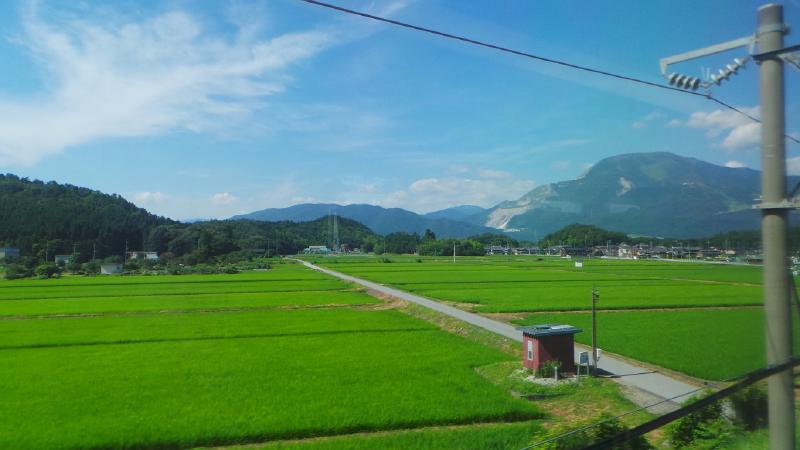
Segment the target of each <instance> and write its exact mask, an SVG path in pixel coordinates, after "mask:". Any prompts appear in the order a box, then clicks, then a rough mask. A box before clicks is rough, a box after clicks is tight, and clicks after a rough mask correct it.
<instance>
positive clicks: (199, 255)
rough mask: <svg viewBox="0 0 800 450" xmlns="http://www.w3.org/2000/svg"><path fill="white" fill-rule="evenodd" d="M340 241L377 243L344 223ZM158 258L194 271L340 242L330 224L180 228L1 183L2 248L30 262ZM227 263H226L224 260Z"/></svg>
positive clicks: (51, 189) (94, 201)
mask: <svg viewBox="0 0 800 450" xmlns="http://www.w3.org/2000/svg"><path fill="white" fill-rule="evenodd" d="M337 225H338V230H339V241H340V242H341V243H342V244H347V245H349V246H350V247H351V248H355V247H361V248H365V249H371V248H372V246H373V245H374V244H375V243H376V242H378V240H379V238H378V236H377V235H376V234H375V233H373V232H372V231H371V230H370V229H369V228H367V227H366V226H364V225H362V224H360V223H358V222H356V221H353V220H349V219H345V218H342V217H339V218H338V224H337ZM126 242H127V247H128V249H129V250H130V251H156V252H159V253H161V254H165V256H166V257H167V259H169V258H179V259H178V261H177V262H181V261H182V262H185V263H188V264H194V263H197V262H206V261H210V260H214V259H219V258H222V257H225V256H226V255H230V256H231V257H233V258H240V257H242V256H246V255H252V254H256V253H266V252H269V253H270V254H272V255H274V254H275V252H276V250H277V252H278V253H280V254H292V253H295V252H298V251H302V250H303V249H304V248H305V247H307V246H309V245H330V244H331V243H332V242H333V236H332V223H331V221H330V217H323V218H320V219H318V220H314V221H311V222H303V223H295V222H289V221H284V222H255V221H250V220H237V221H231V220H222V221H206V222H196V223H191V224H186V223H180V222H176V221H173V220H170V219H166V218H164V217H159V216H156V215H153V214H150V213H149V212H147V211H146V210H144V209H142V208H138V207H137V206H136V205H134V204H133V203H131V202H129V201H127V200H125V199H124V198H122V197H120V196H119V195H109V194H104V193H101V192H98V191H93V190H91V189H86V188H81V187H77V186H71V185H66V184H59V183H56V182H53V181H51V182H47V183H44V182H42V181H38V180H33V181H32V180H28V179H26V178H19V177H17V176H15V175H10V174H9V175H0V247H5V246H8V247H18V248H20V250H21V251H22V255H23V256H34V257H37V258H39V259H43V258H44V257H45V256H46V255H47V256H49V260H51V261H52V258H53V256H54V255H56V254H62V255H69V254H73V251H74V252H76V253H77V256H78V260H79V261H80V262H85V261H88V260H89V259H91V257H92V255H93V254H95V255H96V257H97V258H100V259H103V258H107V257H115V256H116V257H121V256H122V254H123V253H124V251H125V244H126ZM223 259H224V258H223Z"/></svg>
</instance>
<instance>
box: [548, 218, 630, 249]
mask: <svg viewBox="0 0 800 450" xmlns="http://www.w3.org/2000/svg"><path fill="white" fill-rule="evenodd" d="M628 240H629V239H628V235H627V234H625V233H620V232H617V231H608V230H604V229H602V228H599V227H596V226H594V225H583V224H579V223H576V224H572V225H567V226H566V227H564V228H562V229H560V230H558V231H555V232H553V233H550V234H548V235H547V236H545V237H544V239H542V240H541V241H539V246H540V247H550V246H554V245H566V246H568V247H587V246H588V247H592V246H595V245H606V244H620V243H622V242H626V241H628Z"/></svg>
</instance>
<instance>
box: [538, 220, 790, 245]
mask: <svg viewBox="0 0 800 450" xmlns="http://www.w3.org/2000/svg"><path fill="white" fill-rule="evenodd" d="M621 243H627V244H653V245H662V246H665V247H672V246H682V247H701V248H705V247H707V246H711V247H715V248H724V249H734V250H737V251H740V252H741V251H748V250H751V251H757V250H759V249H760V248H761V231H760V230H745V231H728V232H726V233H718V234H715V235H713V236H708V237H698V238H691V239H685V238H684V239H678V238H663V237H649V236H633V237H631V236H628V235H626V234H625V233H622V232H618V231H608V230H604V229H602V228H598V227H596V226H594V225H583V224H572V225H568V226H566V227H564V228H562V229H560V230H558V231H555V232H553V233H550V234H548V235H547V236H545V237H544V239H542V240H541V241H539V244H538V245H539V246H540V247H550V246H555V245H565V246H568V247H585V246H589V247H592V246H597V245H606V244H611V245H617V244H621ZM789 250H790V251H791V252H798V251H800V227H791V228H789Z"/></svg>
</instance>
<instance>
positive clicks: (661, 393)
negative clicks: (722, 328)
mask: <svg viewBox="0 0 800 450" xmlns="http://www.w3.org/2000/svg"><path fill="white" fill-rule="evenodd" d="M296 261H299V262H301V263H302V264H303V265H305V266H306V267H308V268H310V269H314V270H317V271H320V272H322V273H327V274H328V275H331V276H334V277H337V278H340V279H343V280H346V281H350V282H353V283H357V284H360V285H362V286H364V287H366V288H368V289H369V290H373V291H378V292H381V293H383V294H385V295H388V296H392V297H395V298H398V299H400V300H406V301H409V302H411V303H416V304H418V305H421V306H423V307H426V308H430V309H433V310H435V311H437V312H440V313H443V314H446V315H448V316H451V317H454V318H456V319H459V320H462V321H464V322H467V323H470V324H472V325H476V326H478V327H481V328H484V329H486V330H488V331H491V332H494V333H497V334H500V335H502V336H505V337H507V338H510V339H512V340H514V341H517V342H522V333H521V332H520V331H519V330H517V328H516V327H514V326H512V325H509V324H507V323H504V322H499V321H497V320H494V319H490V318H488V317H485V316H482V315H479V314H475V313H470V312H467V311H463V310H461V309H458V308H455V307H453V306H449V305H446V304H444V303H441V302H438V301H435V300H431V299H428V298H425V297H422V296H419V295H416V294H412V293H409V292H406V291H402V290H399V289H396V288H393V287H388V286H384V285H382V284H379V283H376V282H373V281H368V280H363V279H361V278H358V277H354V276H352V275H346V274H343V273H340V272H336V271H334V270H331V269H328V268H323V267H319V266H317V265H315V264H312V263H310V262H308V261H303V260H299V259H297V260H296ZM368 292H369V291H368ZM580 351H584V350H583V349H582V348H581V347H579V346H578V345H576V348H575V352H576V356H577V353H578V352H580ZM598 368H600V369H601V370H603V371H605V372H607V373H609V374H611V375H613V379H614V381H617V382H618V383H620V384H623V385H628V386H632V387H634V388H637V389H640V390H643V391H646V392H649V393H650V394H653V395H656V396H658V397H660V398H661V399H668V398H672V399H674V400H673V401H672V403H673V405H674V406H676V407H677V406H678V404H679V403H680V402H682V401H685V400H688V398H689V396H690V395H689V393H690V392H694V391H695V390H696V389H697V387H699V386H697V385H695V384H690V383H687V382H686V381H684V380H683V379H677V378H676V377H672V376H671V375H670V374H669V373H662V372H659V371H653V370H651V369H650V368H649V367H647V366H645V365H642V364H639V363H638V361H637V362H636V363H633V360H623V359H622V358H616V357H613V356H609V355H604V357H603V358H601V360H600V362H599V363H598ZM702 385H703V384H700V386H702ZM640 406H644V405H640Z"/></svg>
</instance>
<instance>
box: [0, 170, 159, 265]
mask: <svg viewBox="0 0 800 450" xmlns="http://www.w3.org/2000/svg"><path fill="white" fill-rule="evenodd" d="M0 212H2V213H0V246H4V245H8V246H12V247H19V248H20V249H21V250H22V252H23V254H31V253H33V252H34V251H36V252H38V251H41V252H42V254H45V253H49V255H54V254H56V253H60V254H71V253H73V251H79V252H80V253H81V254H83V255H91V254H92V253H93V252H95V253H96V254H97V256H98V257H104V256H108V255H110V254H120V255H121V254H122V252H123V251H124V249H125V245H126V242H127V244H128V246H129V248H130V249H132V250H139V249H141V248H142V247H141V246H142V240H143V239H144V235H145V234H146V232H147V230H149V229H150V228H151V227H154V226H157V225H167V224H171V223H174V222H173V221H171V220H169V219H165V218H163V217H158V216H155V215H153V214H150V213H149V212H147V211H145V210H144V209H141V208H138V207H137V206H136V205H134V204H133V203H131V202H129V201H127V200H125V199H124V198H122V197H120V196H118V195H109V194H104V193H102V192H98V191H93V190H91V189H86V188H82V187H77V186H72V185H69V184H58V183H56V182H54V181H51V182H48V183H45V182H42V181H38V180H29V179H27V178H20V177H17V176H15V175H11V174H6V175H2V174H0Z"/></svg>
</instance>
